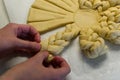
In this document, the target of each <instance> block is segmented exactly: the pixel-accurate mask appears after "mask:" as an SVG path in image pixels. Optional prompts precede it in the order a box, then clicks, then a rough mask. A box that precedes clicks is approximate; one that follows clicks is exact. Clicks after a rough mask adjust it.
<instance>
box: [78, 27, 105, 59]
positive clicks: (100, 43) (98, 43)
mask: <svg viewBox="0 0 120 80" xmlns="http://www.w3.org/2000/svg"><path fill="white" fill-rule="evenodd" d="M80 46H81V50H82V51H83V52H84V54H85V55H86V56H87V57H89V58H96V57H98V56H101V55H103V54H105V53H107V46H106V45H105V42H104V40H103V39H102V38H101V37H99V36H98V35H97V34H96V33H95V32H94V31H93V30H92V29H90V28H86V29H82V30H81V32H80Z"/></svg>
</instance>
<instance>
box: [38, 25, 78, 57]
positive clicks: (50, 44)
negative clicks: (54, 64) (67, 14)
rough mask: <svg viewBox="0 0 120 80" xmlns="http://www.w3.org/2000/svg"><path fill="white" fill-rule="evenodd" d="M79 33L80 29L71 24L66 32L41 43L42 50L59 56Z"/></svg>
mask: <svg viewBox="0 0 120 80" xmlns="http://www.w3.org/2000/svg"><path fill="white" fill-rule="evenodd" d="M78 33H79V28H78V27H77V26H76V25H75V24H69V25H67V26H66V29H65V30H64V31H62V32H58V33H56V34H55V35H52V36H50V37H49V39H46V40H43V41H42V42H41V43H40V44H41V45H42V50H48V51H49V52H50V53H52V54H54V55H56V54H59V53H60V52H61V51H62V50H63V49H64V47H66V46H67V45H69V43H70V41H71V40H72V39H73V38H75V37H76V36H77V35H78Z"/></svg>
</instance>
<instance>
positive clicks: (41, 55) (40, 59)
mask: <svg viewBox="0 0 120 80" xmlns="http://www.w3.org/2000/svg"><path fill="white" fill-rule="evenodd" d="M48 55H49V53H48V52H47V51H42V52H39V53H38V54H36V55H35V56H34V60H36V61H37V62H38V63H39V64H43V62H44V60H45V59H46V58H47V57H48Z"/></svg>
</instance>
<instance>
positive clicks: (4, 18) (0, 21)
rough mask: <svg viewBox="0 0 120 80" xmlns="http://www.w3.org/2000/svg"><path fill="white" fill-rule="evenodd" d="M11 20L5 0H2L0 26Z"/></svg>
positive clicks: (0, 2) (0, 1) (0, 3)
mask: <svg viewBox="0 0 120 80" xmlns="http://www.w3.org/2000/svg"><path fill="white" fill-rule="evenodd" d="M8 22H9V20H8V17H7V14H6V10H5V7H4V4H3V0H0V28H2V27H3V26H5V25H6V24H7V23H8Z"/></svg>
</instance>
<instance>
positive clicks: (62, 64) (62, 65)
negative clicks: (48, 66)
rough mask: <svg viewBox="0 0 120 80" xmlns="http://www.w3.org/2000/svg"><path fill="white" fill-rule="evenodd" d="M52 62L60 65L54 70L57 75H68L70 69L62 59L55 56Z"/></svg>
mask: <svg viewBox="0 0 120 80" xmlns="http://www.w3.org/2000/svg"><path fill="white" fill-rule="evenodd" d="M54 60H56V61H57V62H58V64H59V65H60V68H57V69H56V71H57V73H58V75H61V76H66V75H67V74H68V73H70V71H71V70H70V67H69V65H68V63H67V62H66V61H65V60H64V59H63V58H61V57H59V56H57V57H55V58H54Z"/></svg>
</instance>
